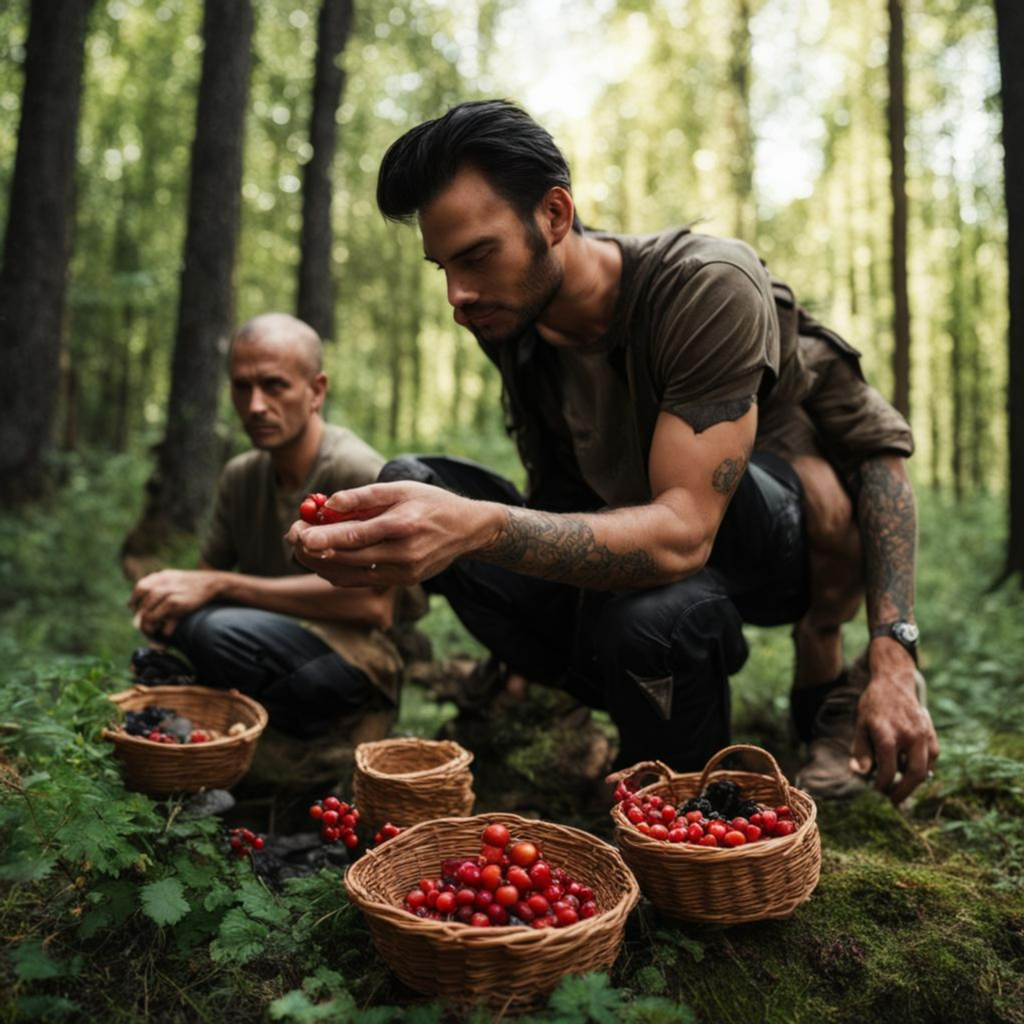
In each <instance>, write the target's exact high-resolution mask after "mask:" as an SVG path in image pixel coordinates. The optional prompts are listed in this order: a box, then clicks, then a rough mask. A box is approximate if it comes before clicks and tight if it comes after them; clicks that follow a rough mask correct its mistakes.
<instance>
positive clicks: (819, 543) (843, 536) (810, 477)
mask: <svg viewBox="0 0 1025 1025" xmlns="http://www.w3.org/2000/svg"><path fill="white" fill-rule="evenodd" d="M792 465H793V468H794V471H795V472H796V473H797V475H798V477H800V478H801V486H802V488H803V489H804V508H805V524H806V529H807V532H808V541H809V543H810V545H811V547H812V550H813V551H815V552H821V553H825V554H828V555H829V556H830V557H832V558H834V559H842V560H843V561H846V562H849V563H851V565H852V566H853V565H857V564H860V559H861V544H860V539H859V537H858V528H857V524H856V523H855V521H854V505H853V503H852V502H851V497H850V495H849V494H848V493H847V491H846V489H845V488H844V486H843V484H841V483H840V479H839V477H837V475H836V472H835V471H834V470H833V468H832V466H830V465H829V463H828V462H826V460H825V459H822V458H820V457H818V456H799V457H798V458H797V459H795V460H794V462H793V464H792Z"/></svg>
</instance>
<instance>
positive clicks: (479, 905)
mask: <svg viewBox="0 0 1025 1025" xmlns="http://www.w3.org/2000/svg"><path fill="white" fill-rule="evenodd" d="M494 903H495V895H494V893H492V891H491V890H478V891H477V896H476V897H474V898H473V906H474V907H475V908H476V909H477V910H478V911H487V909H488V908H489V907H491V905H492V904H494Z"/></svg>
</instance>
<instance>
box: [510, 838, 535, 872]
mask: <svg viewBox="0 0 1025 1025" xmlns="http://www.w3.org/2000/svg"><path fill="white" fill-rule="evenodd" d="M537 858H538V850H537V847H535V846H534V844H532V843H531V842H530V841H529V840H521V841H520V842H519V843H515V844H513V845H512V847H510V848H509V860H510V861H511V862H512V863H513V864H514V865H519V866H520V868H530V866H531V865H533V864H534V862H535V861H537Z"/></svg>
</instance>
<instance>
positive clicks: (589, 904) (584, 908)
mask: <svg viewBox="0 0 1025 1025" xmlns="http://www.w3.org/2000/svg"><path fill="white" fill-rule="evenodd" d="M579 914H580V917H581V918H594V916H595V915H596V914H598V905H597V904H595V902H594V901H593V900H589V901H585V902H584V903H583V904H581V905H580V911H579Z"/></svg>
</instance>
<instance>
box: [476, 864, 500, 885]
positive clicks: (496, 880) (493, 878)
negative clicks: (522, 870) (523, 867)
mask: <svg viewBox="0 0 1025 1025" xmlns="http://www.w3.org/2000/svg"><path fill="white" fill-rule="evenodd" d="M480 884H481V886H483V887H484V888H485V889H488V890H491V891H494V890H497V889H498V888H499V887H500V886H501V885H502V866H501V865H485V866H484V867H483V868H482V869H481V870H480Z"/></svg>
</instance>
